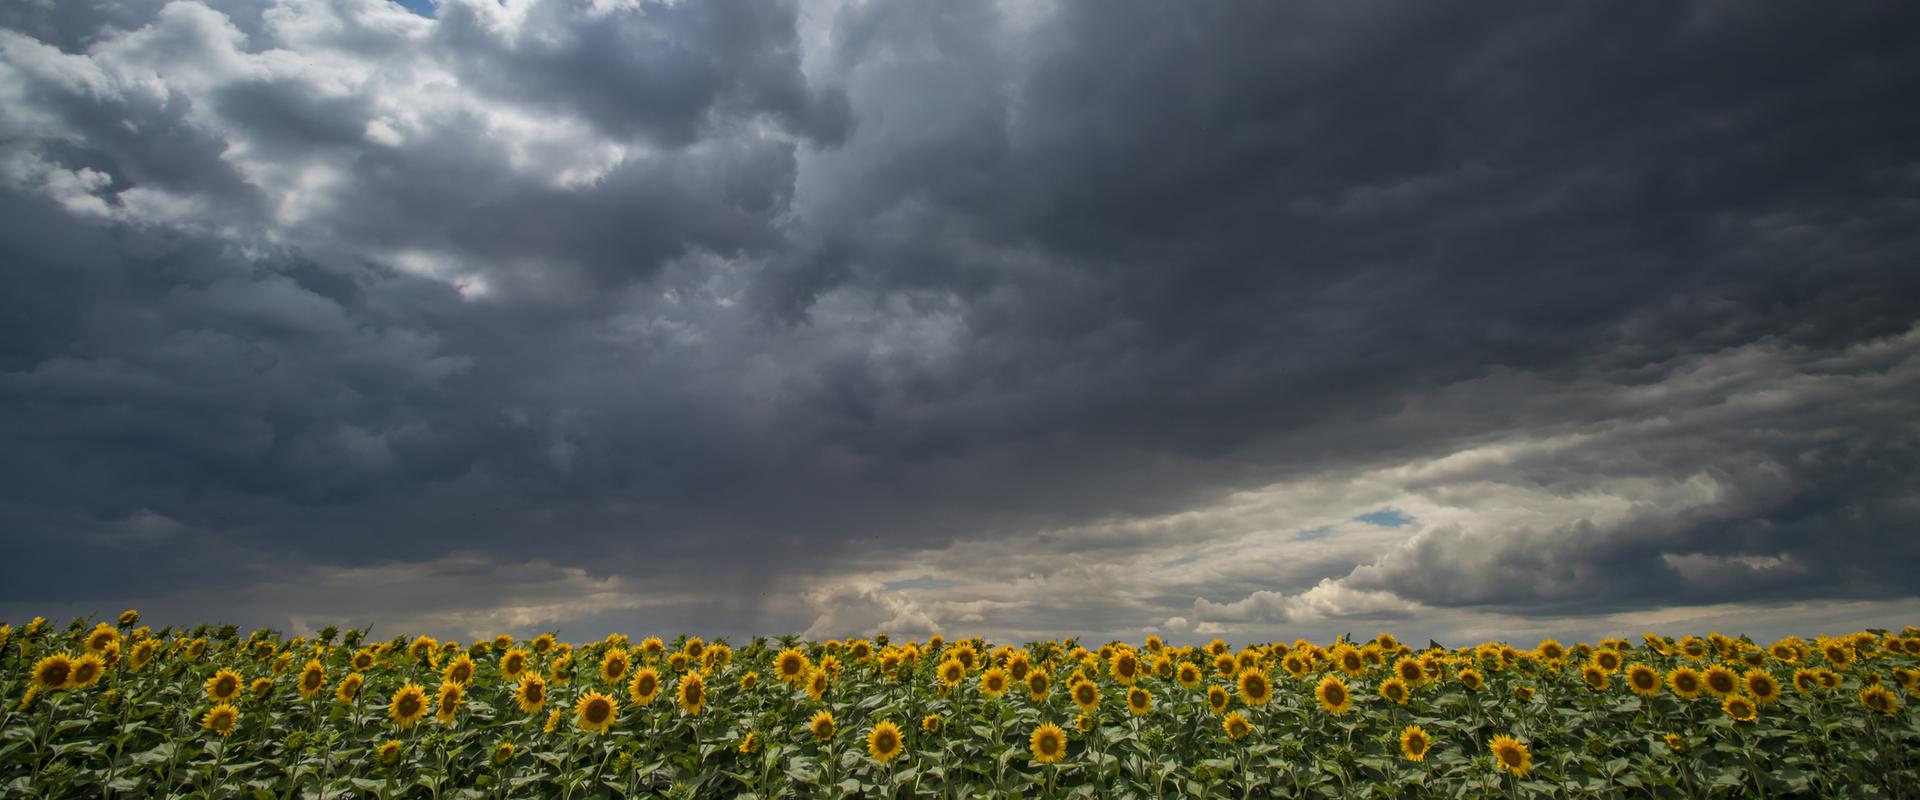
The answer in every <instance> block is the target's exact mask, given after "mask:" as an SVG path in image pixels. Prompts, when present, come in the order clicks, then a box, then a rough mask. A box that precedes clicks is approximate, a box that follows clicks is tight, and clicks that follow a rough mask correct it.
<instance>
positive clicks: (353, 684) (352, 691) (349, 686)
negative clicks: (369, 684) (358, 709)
mask: <svg viewBox="0 0 1920 800" xmlns="http://www.w3.org/2000/svg"><path fill="white" fill-rule="evenodd" d="M365 682H366V679H365V678H362V677H360V673H358V672H349V673H347V677H344V678H341V679H340V685H338V686H335V687H333V699H335V700H338V701H340V702H342V703H351V702H353V701H354V699H355V698H357V697H359V696H360V686H361V685H362V684H363V683H365Z"/></svg>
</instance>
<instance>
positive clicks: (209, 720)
mask: <svg viewBox="0 0 1920 800" xmlns="http://www.w3.org/2000/svg"><path fill="white" fill-rule="evenodd" d="M239 724H240V710H239V709H236V708H234V707H233V704H231V703H216V704H214V706H213V708H210V709H207V713H205V714H203V715H201V717H200V726H201V727H203V728H206V729H207V730H210V731H213V732H214V733H215V734H218V735H220V736H222V737H225V736H227V735H229V734H231V733H233V729H234V727H235V726H237V725H239Z"/></svg>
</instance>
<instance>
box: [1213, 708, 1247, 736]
mask: <svg viewBox="0 0 1920 800" xmlns="http://www.w3.org/2000/svg"><path fill="white" fill-rule="evenodd" d="M1220 727H1221V728H1222V729H1224V730H1225V731H1226V732H1227V738H1229V739H1232V740H1234V741H1236V742H1237V741H1239V740H1241V739H1245V738H1247V734H1249V733H1252V732H1253V724H1252V723H1249V722H1247V717H1246V715H1244V714H1241V713H1240V712H1238V711H1235V712H1233V713H1231V714H1228V715H1227V716H1226V717H1225V718H1224V719H1221V720H1220Z"/></svg>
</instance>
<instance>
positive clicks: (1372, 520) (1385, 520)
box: [1353, 508, 1413, 528]
mask: <svg viewBox="0 0 1920 800" xmlns="http://www.w3.org/2000/svg"><path fill="white" fill-rule="evenodd" d="M1353 521H1355V522H1364V523H1367V524H1368V525H1378V526H1380V527H1382V528H1398V527H1400V526H1402V525H1412V524H1413V518H1412V517H1409V516H1407V515H1405V514H1402V513H1400V511H1399V510H1398V509H1393V508H1383V509H1380V510H1379V511H1375V512H1373V513H1371V514H1361V515H1360V516H1357V517H1354V518H1353Z"/></svg>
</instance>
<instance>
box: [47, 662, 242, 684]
mask: <svg viewBox="0 0 1920 800" xmlns="http://www.w3.org/2000/svg"><path fill="white" fill-rule="evenodd" d="M72 679H73V657H72V656H69V655H67V654H66V653H54V654H53V655H50V656H47V657H45V658H42V659H40V660H39V661H36V662H34V664H33V686H34V688H35V689H37V690H39V691H43V692H44V691H52V690H55V689H65V688H67V685H68V682H69V681H71V680H72ZM239 691H240V689H239V682H238V681H237V680H236V681H235V683H234V692H235V693H238V692H239Z"/></svg>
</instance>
